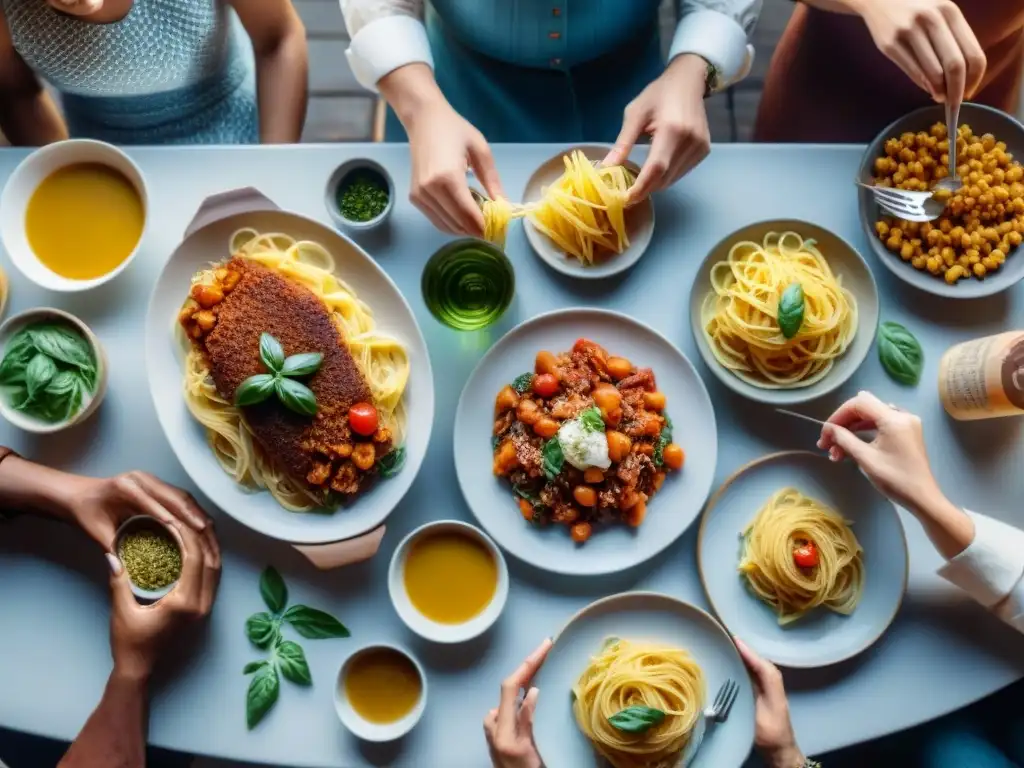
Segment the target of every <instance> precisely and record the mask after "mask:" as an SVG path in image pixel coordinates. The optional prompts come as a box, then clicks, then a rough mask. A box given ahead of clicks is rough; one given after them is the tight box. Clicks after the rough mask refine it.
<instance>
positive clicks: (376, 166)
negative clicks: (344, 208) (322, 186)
mask: <svg viewBox="0 0 1024 768" xmlns="http://www.w3.org/2000/svg"><path fill="white" fill-rule="evenodd" d="M359 173H365V174H368V175H370V176H376V177H378V178H379V180H380V181H381V183H382V184H383V185H384V186H385V188H386V189H387V191H388V202H387V205H385V206H384V210H383V211H381V212H380V213H379V214H377V215H376V216H374V217H373V218H372V219H369V220H368V221H353V220H351V219H347V218H345V216H344V215H343V214H342V212H341V208H340V207H339V205H338V193H339V191H340V190H342V189H344V187H345V184H346V183H347V182H348V181H349V180H350V179H351V178H352V176H353V175H355V174H359ZM324 205H325V206H327V213H328V214H330V217H331V219H332V220H333V221H334V223H335V224H336V225H337V226H338V227H341V228H344V229H348V230H351V231H353V232H369V231H370V230H373V229H377V228H378V227H379V226H380V225H382V224H383V223H384V222H385V221H387V220H388V217H389V216H390V215H391V211H392V209H394V207H395V182H394V180H393V179H392V178H391V174H390V173H388V171H387V169H386V168H385V167H384V166H383V165H381V164H380V163H378V162H377V161H376V160H370V159H369V158H367V157H359V158H354V159H352V160H348V161H346V162H344V163H342V164H341V165H339V166H338V167H337V168H336V169H335V171H334V173H332V174H331V177H330V179H328V180H327V189H326V190H325V191H324Z"/></svg>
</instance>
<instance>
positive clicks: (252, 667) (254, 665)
mask: <svg viewBox="0 0 1024 768" xmlns="http://www.w3.org/2000/svg"><path fill="white" fill-rule="evenodd" d="M269 663H270V662H269V661H267V660H266V659H264V660H262V661H250V662H249V663H248V664H246V665H245V668H244V669H243V670H242V674H243V675H251V674H252V673H253V672H259V671H260V670H261V669H263V668H264V667H265V666H267V665H268V664H269Z"/></svg>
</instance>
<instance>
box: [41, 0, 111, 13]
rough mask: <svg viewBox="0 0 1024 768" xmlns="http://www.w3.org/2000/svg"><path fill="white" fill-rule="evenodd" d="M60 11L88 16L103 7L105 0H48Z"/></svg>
mask: <svg viewBox="0 0 1024 768" xmlns="http://www.w3.org/2000/svg"><path fill="white" fill-rule="evenodd" d="M47 2H48V3H49V4H50V5H51V6H52V7H53V8H56V9H57V10H58V11H63V12H64V13H67V14H70V15H72V16H88V15H89V14H91V13H96V11H98V10H99V9H100V8H102V7H103V0H47Z"/></svg>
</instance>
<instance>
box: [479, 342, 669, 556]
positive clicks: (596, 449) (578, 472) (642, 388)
mask: <svg viewBox="0 0 1024 768" xmlns="http://www.w3.org/2000/svg"><path fill="white" fill-rule="evenodd" d="M665 406H666V402H665V395H664V394H663V393H662V392H659V391H658V388H657V385H656V382H655V379H654V373H653V372H652V371H651V369H650V368H640V369H637V368H636V367H634V366H633V364H632V363H630V362H629V360H627V359H626V358H624V357H615V356H610V355H609V354H608V352H607V351H606V350H605V349H604V348H603V347H601V346H600V345H598V344H596V343H594V342H592V341H588V340H587V339H579V340H578V341H577V342H576V343H575V345H573V348H572V350H571V351H569V352H564V353H562V354H559V355H555V354H552V353H551V352H547V351H542V352H540V353H538V354H537V358H536V361H535V365H534V372H528V373H524V374H522V375H520V376H517V377H516V378H515V380H514V381H512V382H510V383H509V384H507V385H506V386H505V387H503V388H502V390H501V391H500V392H499V393H498V396H497V398H496V400H495V404H494V418H495V422H494V429H493V445H494V467H493V469H494V474H495V475H497V476H498V477H503V478H507V479H508V480H509V482H510V483H511V485H512V490H513V492H514V494H515V498H516V499H517V503H518V505H519V509H520V512H521V513H522V515H523V517H524V518H525V519H526V520H527V521H528V522H531V523H533V524H535V525H544V524H547V523H549V522H554V523H559V524H562V525H566V526H570V530H571V535H572V538H573V540H574V541H576V542H577V543H583V542H584V541H586V540H587V539H588V538H590V535H591V533H592V532H593V529H594V527H595V526H596V525H600V524H603V523H611V522H625V523H627V524H628V525H631V526H634V527H636V526H639V525H640V524H641V523H642V522H643V520H644V517H645V516H646V515H647V502H648V501H649V500H650V499H651V497H653V496H654V494H655V493H657V492H658V489H659V488H661V485H662V483H663V482H664V481H665V476H666V472H667V471H669V470H678V469H681V468H682V466H683V460H684V455H683V449H682V448H681V447H680V446H679V445H677V444H676V443H674V442H672V422H671V421H670V420H669V418H668V416H667V415H666V414H665Z"/></svg>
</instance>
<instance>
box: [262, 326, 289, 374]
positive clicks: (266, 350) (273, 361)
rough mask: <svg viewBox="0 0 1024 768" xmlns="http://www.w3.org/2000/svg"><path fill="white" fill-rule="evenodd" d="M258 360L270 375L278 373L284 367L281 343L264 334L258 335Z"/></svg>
mask: <svg viewBox="0 0 1024 768" xmlns="http://www.w3.org/2000/svg"><path fill="white" fill-rule="evenodd" d="M260 360H262V361H263V364H264V365H265V366H267V370H268V371H270V372H271V373H278V372H280V370H281V368H282V367H283V366H284V348H283V347H282V346H281V342H279V341H278V340H277V339H275V338H274V337H273V336H271V335H270V334H269V333H266V332H263V333H261V334H260Z"/></svg>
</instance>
